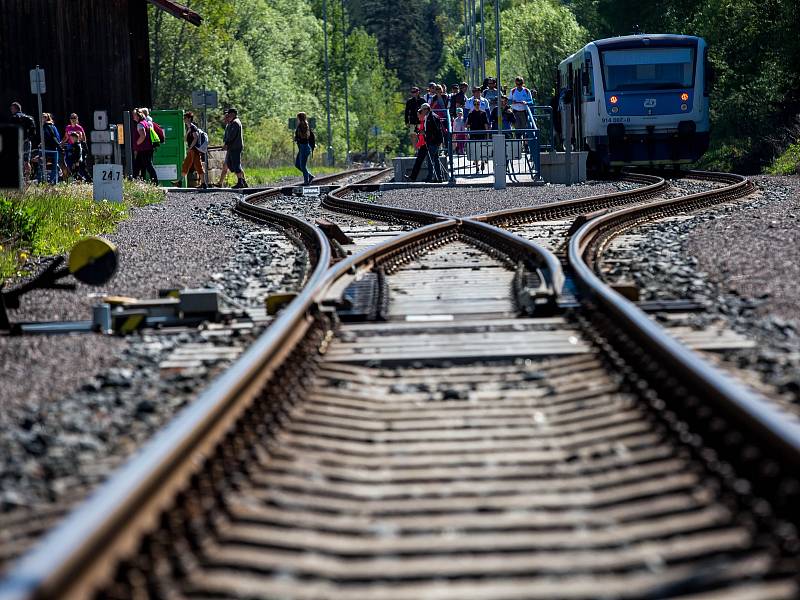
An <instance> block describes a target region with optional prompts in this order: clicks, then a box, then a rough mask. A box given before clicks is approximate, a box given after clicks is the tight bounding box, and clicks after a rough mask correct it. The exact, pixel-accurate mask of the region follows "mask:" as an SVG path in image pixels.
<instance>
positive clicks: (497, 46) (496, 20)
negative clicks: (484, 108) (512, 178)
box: [494, 0, 503, 133]
mask: <svg viewBox="0 0 800 600" xmlns="http://www.w3.org/2000/svg"><path fill="white" fill-rule="evenodd" d="M494 37H495V42H494V66H495V71H496V72H497V93H498V97H497V131H498V132H500V133H502V132H503V116H502V115H501V114H500V96H499V95H500V94H502V93H503V91H502V87H501V85H500V0H494Z"/></svg>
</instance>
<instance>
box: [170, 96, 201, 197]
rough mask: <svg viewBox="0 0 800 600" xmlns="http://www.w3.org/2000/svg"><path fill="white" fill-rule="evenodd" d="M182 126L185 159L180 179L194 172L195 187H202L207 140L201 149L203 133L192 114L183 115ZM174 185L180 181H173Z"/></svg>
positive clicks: (190, 112) (188, 112) (189, 112)
mask: <svg viewBox="0 0 800 600" xmlns="http://www.w3.org/2000/svg"><path fill="white" fill-rule="evenodd" d="M183 124H184V126H185V127H186V144H187V149H186V158H184V159H183V165H182V166H181V179H183V178H184V177H186V176H187V175H188V174H189V171H191V170H194V172H195V173H196V174H197V186H196V187H198V188H202V187H203V183H204V178H203V176H204V175H205V172H206V170H205V168H204V167H203V158H204V157H205V152H206V150H208V138H206V140H205V142H206V143H205V148H203V132H202V131H200V128H199V127H198V126H197V125H196V124H195V122H194V113H193V112H192V111H187V112H185V113H184V114H183ZM172 183H174V184H175V185H180V183H181V182H180V180H176V181H173V182H172Z"/></svg>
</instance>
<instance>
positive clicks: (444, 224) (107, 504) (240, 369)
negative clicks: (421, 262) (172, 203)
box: [0, 190, 563, 600]
mask: <svg viewBox="0 0 800 600" xmlns="http://www.w3.org/2000/svg"><path fill="white" fill-rule="evenodd" d="M266 193H271V190H268V191H265V192H262V194H266ZM237 210H240V211H242V212H244V213H245V214H248V215H249V216H254V217H255V218H259V219H262V220H266V221H272V222H276V223H278V224H281V225H283V226H287V225H290V226H292V227H294V228H296V229H298V230H304V229H306V230H307V231H306V235H308V236H311V235H312V232H313V237H314V238H315V239H316V241H317V243H318V244H319V251H318V258H317V264H316V268H315V269H314V272H313V274H312V275H311V277H310V278H309V279H308V281H307V283H306V286H305V287H304V289H303V291H302V292H301V293H300V294H299V295H298V297H297V298H296V299H295V300H294V301H293V302H292V303H291V304H290V305H289V306H288V307H287V308H286V309H285V310H284V311H283V312H282V313H281V314H280V316H279V317H278V318H277V319H276V320H275V322H274V323H273V324H272V325H271V326H270V327H269V328H268V329H267V330H266V332H265V333H264V334H263V335H262V336H261V337H260V338H259V339H258V340H256V342H255V343H254V344H253V345H252V346H251V347H250V348H249V349H248V350H247V351H246V352H245V354H244V355H243V356H242V357H241V358H240V359H238V360H237V361H236V362H235V363H234V364H233V365H232V367H231V368H229V369H228V370H227V371H226V372H225V373H223V374H222V375H221V376H220V377H219V378H218V379H216V380H215V381H214V382H212V384H211V385H210V387H209V388H208V389H206V390H205V391H204V392H203V393H201V395H200V397H199V398H198V399H197V400H196V401H195V402H193V403H192V404H191V405H190V406H188V407H187V408H186V409H184V410H183V411H181V412H180V413H179V414H178V415H177V416H176V417H175V418H174V419H173V420H172V421H171V422H170V423H168V424H167V425H166V426H165V427H164V428H163V429H161V430H160V431H159V432H158V433H156V434H155V436H154V437H153V438H152V439H151V440H150V441H149V442H147V443H146V444H145V445H144V446H143V448H142V449H141V450H140V451H139V452H138V453H137V454H136V455H134V456H133V457H132V458H130V459H129V460H128V461H127V462H126V463H125V464H124V466H123V467H122V468H121V469H119V470H118V471H117V472H116V473H115V474H113V475H112V476H111V477H110V479H109V480H108V481H107V482H106V483H105V484H103V485H102V486H101V487H100V488H99V489H98V490H97V491H96V492H95V493H94V494H92V496H91V497H90V498H89V499H88V500H87V501H86V502H84V503H83V504H81V505H80V506H79V507H78V508H77V509H75V510H74V511H73V512H71V513H70V515H69V516H68V517H67V518H66V519H65V521H64V522H62V523H61V524H60V525H59V526H58V527H56V529H54V530H53V531H52V532H50V533H49V534H48V535H47V536H46V537H45V538H44V539H43V541H41V542H40V543H39V544H38V545H37V546H36V547H35V548H34V549H33V550H32V551H31V552H29V553H28V554H26V555H25V556H23V558H22V559H21V561H19V562H18V563H16V564H15V565H14V566H13V569H12V571H11V572H10V573H9V575H8V576H7V578H6V579H5V580H3V581H1V582H0V599H2V600H23V599H34V598H37V599H38V598H84V597H89V596H91V594H92V593H93V592H95V591H96V590H97V589H98V587H101V586H102V585H103V584H106V583H108V581H109V578H110V577H111V575H112V573H113V572H114V569H115V568H116V566H117V564H118V562H119V561H120V560H123V559H124V558H125V557H126V556H128V555H129V554H130V553H132V552H134V551H135V548H136V547H137V545H138V544H139V543H140V540H141V539H142V537H143V536H144V535H145V534H147V533H148V532H149V531H152V530H153V528H155V527H157V524H158V522H159V518H160V516H161V515H162V514H163V512H164V511H165V510H167V509H169V507H170V506H171V505H172V504H173V503H174V498H175V497H176V495H177V494H178V493H179V492H180V491H181V490H182V489H183V488H184V487H185V486H186V484H187V481H188V480H189V479H190V477H191V476H192V475H194V474H195V473H197V472H198V471H199V470H200V469H202V466H203V460H204V458H205V457H207V456H209V455H210V454H211V453H212V452H213V448H214V446H215V444H216V443H218V442H219V440H221V439H222V438H223V436H225V434H226V433H227V432H228V431H229V430H230V429H231V428H232V427H233V425H234V423H235V422H236V420H237V417H239V416H240V415H241V414H242V413H243V411H244V410H245V409H246V408H247V406H248V405H249V404H250V403H251V402H253V400H254V398H255V397H256V396H257V395H258V394H259V393H260V392H261V390H262V389H263V388H264V387H265V386H266V384H267V382H268V381H269V379H270V377H271V376H272V375H273V374H274V373H275V372H276V371H277V370H278V368H279V367H280V365H281V364H282V363H283V361H285V360H286V358H287V357H289V356H290V354H291V352H292V351H293V349H294V348H295V347H296V346H297V345H298V344H299V343H300V341H301V340H302V339H303V337H304V335H305V334H306V333H307V332H308V330H309V329H310V328H311V326H312V323H313V321H314V319H315V317H314V314H315V313H317V314H318V313H319V310H316V309H315V307H319V306H320V305H321V304H322V303H323V302H325V301H330V300H331V297H330V296H331V293H332V290H334V289H336V285H337V283H338V281H339V280H340V279H342V278H346V276H348V275H355V274H356V273H357V272H358V271H359V270H364V269H367V268H368V269H372V268H374V267H375V266H377V265H380V264H384V263H386V262H387V261H391V260H397V261H402V260H406V259H408V258H411V257H412V256H414V255H415V254H416V253H419V252H421V251H423V250H424V249H425V248H426V247H428V246H430V245H431V244H434V243H437V242H439V241H442V240H444V239H446V238H448V237H456V236H458V235H459V234H463V235H465V236H467V237H471V238H474V239H479V240H480V241H483V242H484V243H486V242H494V243H495V244H497V245H499V246H501V249H502V251H503V252H514V253H515V254H516V256H514V258H515V259H518V260H524V261H526V262H528V263H529V264H530V265H531V266H532V267H533V268H536V269H537V270H538V271H539V272H540V273H541V277H542V278H543V280H544V281H546V282H547V285H548V287H549V289H550V291H551V292H552V293H553V294H555V293H556V292H557V289H560V286H561V285H562V283H563V274H562V273H561V266H560V264H559V262H558V260H557V259H556V258H555V257H554V256H552V255H551V254H550V253H549V252H547V251H546V250H544V249H542V248H541V247H539V246H537V245H536V244H534V243H532V242H529V241H527V240H524V239H522V238H519V237H517V236H514V235H513V234H510V233H508V232H505V231H503V230H501V229H498V228H496V227H493V226H490V225H487V224H484V223H477V222H472V221H469V220H457V219H447V220H437V221H436V222H434V223H431V224H428V225H426V226H423V227H420V228H419V229H416V230H414V231H411V232H408V233H405V234H402V235H400V236H397V237H395V238H392V239H389V240H387V241H385V242H383V243H381V244H378V245H376V246H374V247H372V248H369V249H367V250H365V251H363V252H360V253H358V254H356V255H354V256H351V257H349V258H348V259H346V260H343V261H341V262H340V263H338V264H337V265H335V266H334V267H332V268H330V269H327V270H326V269H325V267H326V266H327V265H328V263H329V261H330V257H331V251H330V247H329V246H328V244H327V241H326V240H325V238H324V236H322V234H321V232H320V231H319V230H318V229H317V228H314V227H312V226H310V225H309V224H307V223H305V222H304V221H302V220H300V219H297V218H295V217H290V216H288V215H282V214H280V213H275V211H271V210H268V209H265V208H263V207H259V206H257V205H254V204H251V203H248V202H246V201H240V202H239V203H238V204H237ZM338 289H340V290H341V291H343V288H341V286H339V288H338Z"/></svg>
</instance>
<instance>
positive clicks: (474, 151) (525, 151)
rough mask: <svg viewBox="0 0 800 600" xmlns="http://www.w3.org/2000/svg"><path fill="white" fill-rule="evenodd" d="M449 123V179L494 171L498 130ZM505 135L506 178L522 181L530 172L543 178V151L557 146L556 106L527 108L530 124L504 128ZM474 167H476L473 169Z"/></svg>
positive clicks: (531, 176) (532, 178)
mask: <svg viewBox="0 0 800 600" xmlns="http://www.w3.org/2000/svg"><path fill="white" fill-rule="evenodd" d="M446 123H447V136H446V137H447V140H446V142H447V143H446V146H447V158H448V166H449V171H450V173H449V175H450V177H449V178H450V182H451V183H455V179H456V177H467V176H469V175H474V176H478V177H480V176H485V175H489V174H492V173H494V143H493V141H492V136H493V135H496V134H497V133H499V132H498V131H497V130H491V131H489V130H486V131H464V132H458V133H455V132H453V128H452V121H451V120H450V119H447V120H446ZM502 133H503V134H504V135H505V136H506V143H505V154H506V178H507V179H510V180H511V181H519V176H522V175H525V176H529V177H530V178H531V180H532V181H535V180H537V179H541V158H540V153H541V152H542V151H552V150H554V140H555V129H554V124H553V109H552V108H551V107H549V106H531V107H529V108H528V128H526V129H504V130H503V132H502ZM473 169H474V171H473Z"/></svg>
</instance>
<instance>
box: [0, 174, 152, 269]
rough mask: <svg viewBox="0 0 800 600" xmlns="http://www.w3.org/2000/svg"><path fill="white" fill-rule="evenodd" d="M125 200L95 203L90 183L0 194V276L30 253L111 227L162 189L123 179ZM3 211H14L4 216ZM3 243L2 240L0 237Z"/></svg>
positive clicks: (57, 249)
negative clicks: (130, 210) (5, 239)
mask: <svg viewBox="0 0 800 600" xmlns="http://www.w3.org/2000/svg"><path fill="white" fill-rule="evenodd" d="M123 197H124V201H123V202H122V203H121V204H116V203H112V202H106V201H103V202H95V201H94V200H93V199H92V186H91V185H90V184H78V183H74V184H64V185H57V186H38V185H34V186H31V187H29V188H28V189H27V190H26V191H25V192H24V193H8V194H5V195H0V220H2V225H0V232H1V233H0V237H3V238H7V239H8V238H10V239H8V241H6V242H5V243H4V244H3V245H2V246H0V277H10V276H12V275H14V274H16V273H17V270H18V268H19V266H20V265H21V264H22V263H24V261H25V260H26V259H27V258H28V256H29V255H30V254H34V255H43V256H46V255H51V254H60V253H62V252H66V251H68V250H69V249H70V248H71V247H72V246H73V245H74V244H75V242H77V241H78V240H79V239H81V238H83V237H86V236H88V235H98V234H102V233H110V232H112V231H114V229H115V227H116V225H117V224H118V223H119V222H120V221H122V220H123V219H125V218H127V216H128V212H129V209H130V208H132V207H137V206H144V205H147V204H152V203H154V202H159V201H160V200H162V199H163V198H164V192H163V190H161V189H160V188H157V187H155V186H152V185H150V184H148V183H144V182H142V181H126V182H125V184H124V193H123ZM7 215H14V216H12V217H10V218H9V219H8V220H7V219H6V216H7ZM0 243H2V242H0Z"/></svg>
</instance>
